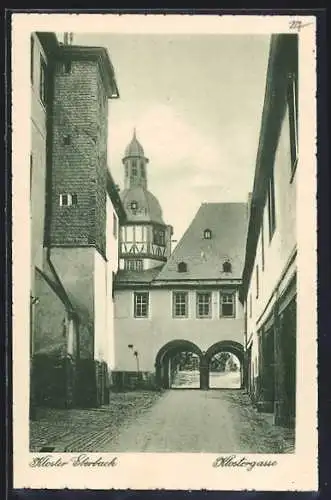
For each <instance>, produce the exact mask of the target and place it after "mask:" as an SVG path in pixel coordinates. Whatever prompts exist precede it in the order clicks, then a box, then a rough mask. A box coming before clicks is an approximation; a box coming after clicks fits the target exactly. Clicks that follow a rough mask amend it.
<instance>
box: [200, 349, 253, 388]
mask: <svg viewBox="0 0 331 500" xmlns="http://www.w3.org/2000/svg"><path fill="white" fill-rule="evenodd" d="M205 358H206V364H207V366H208V387H209V388H210V389H240V388H241V387H242V386H243V376H244V348H243V346H242V345H241V344H239V343H237V342H230V341H223V342H217V343H216V344H214V345H213V346H211V347H210V348H209V349H208V351H207V353H206V356H205Z"/></svg>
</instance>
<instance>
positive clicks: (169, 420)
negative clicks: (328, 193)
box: [12, 13, 318, 491]
mask: <svg viewBox="0 0 331 500" xmlns="http://www.w3.org/2000/svg"><path fill="white" fill-rule="evenodd" d="M60 28H61V29H63V31H60ZM315 35H316V19H315V17H314V16H287V15H282V16H272V15H262V14H261V15H259V16H257V15H239V14H238V15H224V16H219V15H216V14H215V15H209V16H202V15H197V14H196V15H185V14H184V15H175V14H167V15H157V14H148V15H141V14H135V15H133V14H123V15H117V14H110V13H109V14H59V13H47V14H46V13H44V14H43V13H39V14H37V13H29V14H28V13H26V14H24V13H14V14H13V16H12V124H13V126H12V148H13V151H12V209H13V210H12V213H13V221H12V222H13V243H12V255H13V462H14V488H35V489H43V488H50V489H62V488H70V489H86V488H88V489H95V490H98V489H129V488H130V489H137V490H140V489H160V488H162V489H178V490H200V489H205V490H236V491H238V490H262V491H263V490H268V491H270V490H275V491H277V490H278V491H283V490H298V491H311V490H316V489H317V488H318V483H317V343H316V339H317V305H316V304H317V284H316V283H317V257H316V247H317V231H316V227H317V226H316V219H317V214H316V211H317V207H316V169H317V166H316V98H315V96H316V60H315V59H316V47H315Z"/></svg>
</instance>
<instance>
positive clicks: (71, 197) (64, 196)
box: [60, 193, 78, 207]
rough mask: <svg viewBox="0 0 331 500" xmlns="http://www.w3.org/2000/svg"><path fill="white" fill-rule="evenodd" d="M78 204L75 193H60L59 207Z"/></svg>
mask: <svg viewBox="0 0 331 500" xmlns="http://www.w3.org/2000/svg"><path fill="white" fill-rule="evenodd" d="M77 204H78V198H77V194H75V193H72V194H71V193H61V194H60V207H71V206H76V205H77Z"/></svg>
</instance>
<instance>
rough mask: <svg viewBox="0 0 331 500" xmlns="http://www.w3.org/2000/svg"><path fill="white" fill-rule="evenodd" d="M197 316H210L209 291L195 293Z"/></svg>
mask: <svg viewBox="0 0 331 500" xmlns="http://www.w3.org/2000/svg"><path fill="white" fill-rule="evenodd" d="M197 317H198V318H210V317H211V293H210V292H204V293H200V292H199V293H197Z"/></svg>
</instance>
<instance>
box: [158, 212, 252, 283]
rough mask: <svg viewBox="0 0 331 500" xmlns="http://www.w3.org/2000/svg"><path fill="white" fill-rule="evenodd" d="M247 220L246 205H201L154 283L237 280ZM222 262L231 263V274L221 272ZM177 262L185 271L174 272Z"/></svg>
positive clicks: (241, 261) (241, 263) (243, 252)
mask: <svg viewBox="0 0 331 500" xmlns="http://www.w3.org/2000/svg"><path fill="white" fill-rule="evenodd" d="M247 220H248V206H247V204H246V203H203V204H202V205H201V207H200V208H199V210H198V212H197V214H196V216H195V217H194V219H193V221H192V223H191V224H190V226H189V228H188V229H187V231H186V232H185V233H184V235H183V237H182V239H181V240H180V241H179V243H178V244H177V246H176V247H175V249H174V252H173V253H172V255H171V256H170V258H169V260H168V262H167V263H166V264H165V265H164V267H163V269H162V270H161V272H160V273H159V275H158V276H157V277H156V278H155V280H154V281H155V283H156V282H158V281H164V280H175V281H178V280H183V281H186V280H212V279H224V280H231V279H241V276H242V271H243V266H244V255H245V241H246V232H247ZM206 229H209V230H210V231H211V238H210V239H204V231H205V230H206ZM226 260H229V261H230V263H231V267H232V270H231V273H225V272H223V263H224V262H225V261H226ZM180 262H185V263H186V264H187V271H186V272H178V270H177V266H178V264H179V263H180Z"/></svg>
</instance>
